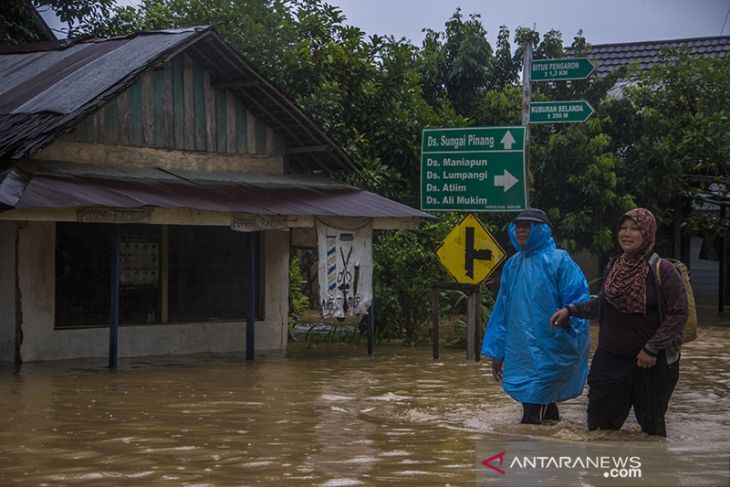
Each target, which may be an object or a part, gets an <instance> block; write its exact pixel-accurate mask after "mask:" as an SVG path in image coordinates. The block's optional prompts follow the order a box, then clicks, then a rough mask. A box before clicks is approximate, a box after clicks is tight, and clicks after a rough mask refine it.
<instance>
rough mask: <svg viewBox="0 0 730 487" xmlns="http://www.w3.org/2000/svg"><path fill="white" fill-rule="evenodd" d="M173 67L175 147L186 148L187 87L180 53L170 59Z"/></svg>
mask: <svg viewBox="0 0 730 487" xmlns="http://www.w3.org/2000/svg"><path fill="white" fill-rule="evenodd" d="M170 63H171V67H172V123H173V126H174V133H175V137H174V138H175V143H174V144H173V147H174V148H175V149H184V148H185V140H184V139H185V129H184V127H185V108H184V107H185V102H184V96H185V87H184V82H183V73H184V71H183V59H182V54H178V55H177V56H175V57H174V58H172V60H171V61H170Z"/></svg>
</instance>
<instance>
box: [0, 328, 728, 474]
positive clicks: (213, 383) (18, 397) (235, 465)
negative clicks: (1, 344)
mask: <svg viewBox="0 0 730 487" xmlns="http://www.w3.org/2000/svg"><path fill="white" fill-rule="evenodd" d="M594 331H595V330H594ZM104 364H105V360H103V359H99V360H89V361H64V362H46V363H29V364H25V365H23V367H22V369H21V372H20V374H19V375H17V376H14V375H13V374H12V372H13V370H12V367H11V365H9V364H4V365H3V366H1V367H0V410H2V415H1V416H0V485H3V486H8V485H33V486H35V485H189V486H231V485H264V486H351V485H397V486H411V485H412V486H423V485H443V486H446V485H451V486H457V485H459V486H461V485H480V484H482V483H485V485H491V484H490V483H489V482H490V478H489V474H490V473H491V472H490V471H489V469H487V468H486V467H484V466H482V465H481V461H482V460H484V459H485V458H486V456H485V455H484V453H485V452H486V453H489V454H492V453H498V451H499V450H498V449H495V448H502V447H501V446H497V445H498V444H499V445H502V444H504V443H505V442H512V444H515V442H518V443H520V442H521V443H522V444H524V445H529V446H530V447H531V448H532V449H538V450H539V449H542V450H543V451H545V452H546V453H548V452H549V451H550V450H551V449H554V448H562V447H569V448H571V449H580V448H581V446H582V445H586V444H602V443H605V444H606V445H613V446H612V448H614V449H617V450H621V449H622V448H623V447H625V448H627V449H630V448H633V447H637V448H640V447H641V446H642V445H646V444H649V445H658V446H659V447H660V448H661V449H665V450H670V451H674V452H675V453H679V454H681V455H682V457H683V458H684V459H685V460H687V461H688V462H689V464H691V465H692V466H693V467H692V469H690V470H691V471H687V472H685V473H684V474H683V475H684V476H683V477H682V478H678V477H677V476H676V475H674V474H671V473H670V474H667V475H668V477H666V478H664V479H662V481H661V483H662V484H673V483H674V484H677V485H679V484H683V485H727V479H728V471H727V468H728V453H729V452H730V400H728V399H729V397H728V392H729V391H730V329H729V328H703V329H702V330H701V335H700V338H699V339H698V340H697V341H696V342H694V343H692V344H690V345H689V346H687V347H686V349H685V351H684V356H683V358H682V363H681V375H680V380H679V384H678V386H677V389H676V391H675V394H674V397H673V398H672V401H671V403H670V410H669V412H668V416H667V422H668V425H667V432H668V436H669V437H668V439H667V440H666V441H665V440H662V439H657V438H648V437H647V436H645V435H643V434H642V433H640V432H639V431H638V426H637V425H636V422H635V420H634V418H633V414H632V415H630V417H629V420H628V421H627V424H626V425H625V426H624V430H623V431H620V432H610V433H609V432H592V433H588V432H587V431H586V430H585V427H584V424H585V409H586V396H585V394H584V395H583V396H581V397H579V398H577V399H574V400H572V401H568V402H566V403H561V414H562V416H563V419H562V421H560V422H559V423H557V424H554V425H543V426H527V425H518V424H515V423H517V422H518V421H519V417H520V408H519V406H518V405H517V403H515V402H513V401H512V400H511V399H509V398H508V397H507V396H506V395H505V394H504V393H503V392H502V391H501V388H500V387H499V386H498V385H497V384H496V383H494V382H493V380H492V378H491V375H490V372H489V366H488V364H487V363H482V364H473V363H466V362H465V361H464V354H463V352H460V351H442V354H441V359H440V360H438V361H434V360H432V359H431V356H430V349H428V348H417V349H409V348H403V347H399V346H382V347H377V348H376V353H375V355H374V356H373V357H368V356H367V354H366V352H365V347H364V346H358V347H354V346H335V345H331V346H320V347H318V348H316V349H307V348H305V347H304V346H303V345H301V344H294V345H292V346H291V349H290V352H289V353H288V355H287V357H286V358H282V357H277V356H263V355H260V356H259V357H257V360H256V361H255V362H253V363H246V362H245V361H244V360H243V359H242V357H239V356H214V357H213V356H185V357H154V358H144V359H122V360H120V363H119V369H118V370H117V371H116V372H109V371H107V370H105V368H104ZM617 445H618V446H617ZM487 456H488V455H487ZM664 461H666V460H665V459H664V458H662V457H661V456H656V457H655V458H651V453H650V454H649V457H648V458H644V462H645V463H644V465H648V464H651V463H652V462H654V463H656V464H660V465H661V463H662V462H664ZM718 465H720V467H718ZM649 474H651V475H655V477H654V479H655V480H656V475H657V474H655V473H652V472H647V471H645V472H644V477H645V480H647V479H649V478H650V475H649ZM612 485H622V484H612ZM629 485H630V484H629ZM644 485H651V484H646V483H644Z"/></svg>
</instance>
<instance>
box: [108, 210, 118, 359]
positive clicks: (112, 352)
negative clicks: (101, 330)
mask: <svg viewBox="0 0 730 487" xmlns="http://www.w3.org/2000/svg"><path fill="white" fill-rule="evenodd" d="M119 268H120V265H119V224H116V225H114V231H113V232H112V272H111V279H112V282H111V284H112V296H111V298H112V299H111V323H110V324H109V368H110V369H116V368H117V348H118V340H119V281H120V275H119V274H120V269H119Z"/></svg>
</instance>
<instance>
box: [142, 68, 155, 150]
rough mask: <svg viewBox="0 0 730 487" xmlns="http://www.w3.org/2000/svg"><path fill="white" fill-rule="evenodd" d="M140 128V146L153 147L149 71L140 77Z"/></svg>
mask: <svg viewBox="0 0 730 487" xmlns="http://www.w3.org/2000/svg"><path fill="white" fill-rule="evenodd" d="M142 128H143V130H142V145H146V146H154V128H155V111H154V90H153V87H152V73H151V72H149V71H148V72H146V73H145V74H144V75H142Z"/></svg>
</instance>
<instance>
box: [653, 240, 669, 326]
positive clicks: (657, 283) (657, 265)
mask: <svg viewBox="0 0 730 487" xmlns="http://www.w3.org/2000/svg"><path fill="white" fill-rule="evenodd" d="M661 266H662V258H661V257H659V254H657V253H656V252H654V253H652V254H651V257H649V268H650V269H651V272H653V273H654V287H655V288H656V303H657V310H658V311H659V321H660V322H662V321H664V317H665V316H666V315H667V308H666V306H665V304H664V293H663V292H662V272H661Z"/></svg>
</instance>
